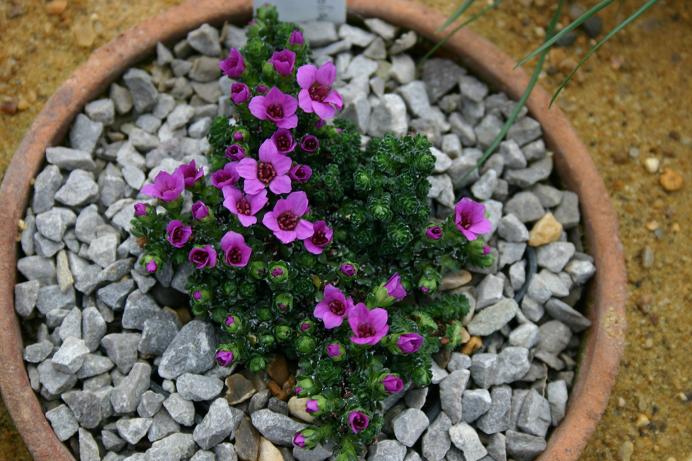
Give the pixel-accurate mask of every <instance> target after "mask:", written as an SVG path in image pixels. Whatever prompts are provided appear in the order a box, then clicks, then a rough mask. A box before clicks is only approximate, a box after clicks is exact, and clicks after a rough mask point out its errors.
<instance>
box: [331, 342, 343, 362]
mask: <svg viewBox="0 0 692 461" xmlns="http://www.w3.org/2000/svg"><path fill="white" fill-rule="evenodd" d="M344 354H346V351H345V350H344V346H342V345H341V343H329V344H327V355H328V356H329V358H330V359H335V360H337V359H340V358H343V356H344Z"/></svg>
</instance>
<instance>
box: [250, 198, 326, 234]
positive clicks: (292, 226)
mask: <svg viewBox="0 0 692 461" xmlns="http://www.w3.org/2000/svg"><path fill="white" fill-rule="evenodd" d="M307 211H308V196H307V194H306V193H305V192H303V191H300V192H292V193H291V194H289V195H288V197H286V198H285V199H279V200H277V201H276V205H274V209H273V210H272V211H270V212H267V213H265V215H264V218H262V224H264V225H265V226H266V227H267V228H268V229H270V230H272V231H273V232H274V235H275V236H276V238H278V239H279V240H281V242H283V243H291V242H293V241H294V240H296V239H298V240H305V239H306V238H310V237H312V235H313V234H314V232H315V231H314V229H313V225H312V223H311V222H309V221H306V220H304V219H301V217H302V216H303V215H304V214H305V213H307Z"/></svg>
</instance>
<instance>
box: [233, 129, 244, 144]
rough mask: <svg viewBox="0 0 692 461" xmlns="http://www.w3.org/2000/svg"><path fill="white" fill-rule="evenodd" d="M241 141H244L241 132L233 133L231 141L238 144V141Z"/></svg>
mask: <svg viewBox="0 0 692 461" xmlns="http://www.w3.org/2000/svg"><path fill="white" fill-rule="evenodd" d="M243 139H245V136H243V132H242V131H236V132H235V133H233V140H234V141H238V142H240V141H242V140H243Z"/></svg>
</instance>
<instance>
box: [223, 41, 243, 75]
mask: <svg viewBox="0 0 692 461" xmlns="http://www.w3.org/2000/svg"><path fill="white" fill-rule="evenodd" d="M219 68H220V69H221V71H222V72H223V73H224V74H226V75H228V76H229V77H231V78H237V77H240V75H241V74H242V73H243V72H244V71H245V60H244V59H243V55H242V54H240V51H238V50H237V49H236V48H231V51H230V52H229V53H228V57H227V58H226V59H224V60H223V61H221V62H219Z"/></svg>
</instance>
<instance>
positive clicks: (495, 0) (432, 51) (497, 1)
mask: <svg viewBox="0 0 692 461" xmlns="http://www.w3.org/2000/svg"><path fill="white" fill-rule="evenodd" d="M500 3H502V0H493V2H492V3H491V4H489V5H486V6H484V7H483V8H482V9H481V10H480V11H478V12H476V13H474V14H473V15H472V16H471V17H470V18H468V19H467V20H466V21H464V22H462V23H461V24H459V25H458V26H456V27H455V28H454V29H452V30H451V32H449V33H448V34H447V35H445V36H444V37H443V38H442V39H441V40H440V41H439V42H437V43H436V44H435V46H433V47H432V48H431V49H430V51H428V52H427V53H425V56H423V58H422V60H421V62H425V61H427V60H428V58H429V57H430V56H432V55H433V54H435V52H436V51H437V50H439V49H440V47H441V46H443V45H444V44H445V43H447V41H448V40H449V39H450V38H451V37H452V36H453V35H454V34H456V33H457V32H459V31H460V30H461V29H462V28H463V27H466V26H468V25H469V24H471V23H472V22H474V21H476V20H477V19H478V18H480V17H481V16H483V15H484V14H485V13H487V12H488V11H490V10H494V9H495V8H497V7H498V6H500Z"/></svg>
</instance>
